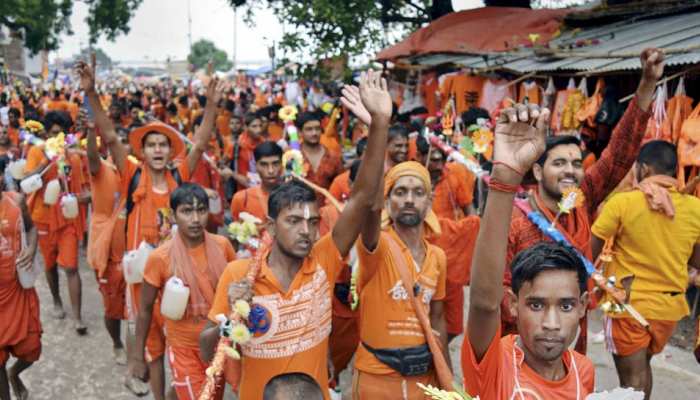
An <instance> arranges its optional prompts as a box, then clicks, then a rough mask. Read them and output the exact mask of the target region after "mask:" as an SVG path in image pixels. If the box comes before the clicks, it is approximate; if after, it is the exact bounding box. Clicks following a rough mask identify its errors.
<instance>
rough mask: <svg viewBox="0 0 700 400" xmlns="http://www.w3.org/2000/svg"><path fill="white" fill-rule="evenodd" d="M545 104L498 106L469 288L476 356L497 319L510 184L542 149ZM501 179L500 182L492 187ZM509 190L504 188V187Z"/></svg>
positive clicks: (481, 352)
mask: <svg viewBox="0 0 700 400" xmlns="http://www.w3.org/2000/svg"><path fill="white" fill-rule="evenodd" d="M548 121H549V110H547V109H544V110H542V111H541V112H540V110H539V109H538V108H537V106H534V105H531V106H528V107H526V106H524V105H520V104H518V105H516V108H508V109H506V110H504V111H503V112H502V113H501V115H500V117H499V119H498V123H497V125H496V131H495V136H496V138H495V148H494V163H493V164H494V167H493V172H492V173H491V190H490V191H489V196H488V199H487V200H486V208H485V211H484V216H483V218H482V221H481V229H480V230H479V236H478V238H477V240H476V247H475V250H474V261H473V263H472V270H471V289H470V292H469V318H468V320H467V334H468V335H469V341H470V343H471V345H472V348H473V351H474V354H475V356H476V358H477V360H481V358H482V357H483V356H484V354H486V350H487V349H488V347H489V345H490V344H491V341H492V340H493V338H494V335H496V331H497V330H498V325H499V324H500V323H501V317H500V304H501V299H502V298H503V272H504V270H505V259H506V250H507V249H506V248H507V246H508V229H509V227H510V220H511V212H512V210H513V200H514V198H515V190H514V189H515V188H517V187H518V186H519V185H520V183H521V181H522V178H523V177H522V175H520V174H519V173H518V172H516V171H528V170H529V169H530V167H532V164H534V163H535V161H536V160H537V158H538V157H539V156H540V155H541V154H542V153H543V152H544V148H545V145H544V138H545V132H546V126H547V123H548ZM496 183H497V184H501V185H502V186H501V187H497V185H496ZM511 188H512V189H513V190H510V189H511Z"/></svg>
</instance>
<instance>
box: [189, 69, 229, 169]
mask: <svg viewBox="0 0 700 400" xmlns="http://www.w3.org/2000/svg"><path fill="white" fill-rule="evenodd" d="M207 69H208V73H209V78H210V79H209V84H208V85H207V94H206V96H207V105H206V106H205V107H204V117H202V124H201V125H199V128H197V131H196V132H195V134H194V145H193V146H192V148H191V149H190V152H189V154H187V166H188V167H189V170H190V172H191V171H194V170H195V168H196V167H197V163H198V162H199V159H200V158H201V157H202V154H204V152H205V151H206V150H207V147H209V139H210V138H211V134H212V132H214V124H215V123H216V105H217V104H219V100H221V97H222V96H223V94H224V83H223V82H220V81H219V78H217V77H215V76H214V75H213V69H214V67H213V65H212V63H211V62H210V63H209V65H208V67H207Z"/></svg>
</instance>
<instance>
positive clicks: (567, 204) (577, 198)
mask: <svg viewBox="0 0 700 400" xmlns="http://www.w3.org/2000/svg"><path fill="white" fill-rule="evenodd" d="M584 200H585V196H584V194H583V191H581V189H580V188H578V187H575V186H572V187H569V188H566V189H565V190H564V192H563V193H562V195H561V201H560V202H559V204H558V206H559V213H562V214H568V213H570V212H571V210H573V209H574V208H578V207H581V206H582V205H583V201H584Z"/></svg>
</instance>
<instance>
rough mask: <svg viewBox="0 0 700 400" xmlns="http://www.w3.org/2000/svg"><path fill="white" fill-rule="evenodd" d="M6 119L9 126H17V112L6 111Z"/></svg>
mask: <svg viewBox="0 0 700 400" xmlns="http://www.w3.org/2000/svg"><path fill="white" fill-rule="evenodd" d="M7 119H8V121H9V122H10V126H11V127H13V128H19V114H17V113H15V112H9V113H7Z"/></svg>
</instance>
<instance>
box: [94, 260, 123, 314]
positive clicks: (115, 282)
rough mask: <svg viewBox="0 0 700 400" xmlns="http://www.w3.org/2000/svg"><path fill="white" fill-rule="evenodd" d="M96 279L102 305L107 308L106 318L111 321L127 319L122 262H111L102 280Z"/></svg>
mask: <svg viewBox="0 0 700 400" xmlns="http://www.w3.org/2000/svg"><path fill="white" fill-rule="evenodd" d="M95 279H97V284H98V285H99V287H100V294H102V303H103V304H104V307H105V317H107V318H109V319H125V317H126V281H125V280H124V272H123V271H122V265H121V262H119V263H113V262H109V263H108V264H107V268H106V269H105V272H104V274H103V275H102V278H100V277H98V276H97V271H95Z"/></svg>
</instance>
